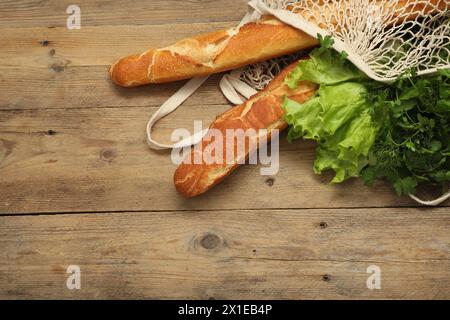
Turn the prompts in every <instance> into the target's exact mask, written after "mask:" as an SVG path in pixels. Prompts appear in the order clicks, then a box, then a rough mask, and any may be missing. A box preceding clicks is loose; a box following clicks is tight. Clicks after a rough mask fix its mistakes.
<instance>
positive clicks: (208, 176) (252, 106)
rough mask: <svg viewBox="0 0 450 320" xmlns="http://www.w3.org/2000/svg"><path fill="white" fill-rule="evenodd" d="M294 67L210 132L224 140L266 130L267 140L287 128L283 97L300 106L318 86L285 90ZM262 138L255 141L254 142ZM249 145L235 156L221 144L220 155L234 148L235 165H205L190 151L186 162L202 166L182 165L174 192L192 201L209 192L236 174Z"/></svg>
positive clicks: (227, 114) (207, 140) (208, 138)
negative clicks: (233, 133) (230, 134)
mask: <svg viewBox="0 0 450 320" xmlns="http://www.w3.org/2000/svg"><path fill="white" fill-rule="evenodd" d="M296 66H297V63H294V64H292V65H290V66H288V67H287V68H286V69H285V70H284V71H283V72H282V73H281V74H280V75H279V76H277V77H276V78H275V79H274V80H273V81H272V82H271V83H270V84H269V85H268V86H267V88H266V89H265V90H263V91H261V92H260V93H258V94H257V95H255V96H254V97H252V98H251V99H250V100H248V101H247V102H246V103H244V104H242V105H240V106H236V107H233V108H231V109H230V110H228V111H227V112H225V113H224V114H222V115H220V116H219V117H218V118H217V119H216V120H215V121H214V122H213V123H212V125H211V127H210V129H216V130H219V131H220V132H221V134H222V136H226V131H227V130H228V129H235V130H236V129H242V130H244V131H245V130H248V129H254V130H255V131H257V132H258V130H259V129H267V130H268V137H267V140H270V138H271V132H272V131H273V130H275V129H278V130H283V129H285V128H286V127H287V123H286V122H285V121H284V118H283V117H284V110H283V108H282V104H283V99H284V97H285V96H287V97H289V98H290V99H292V100H295V101H297V102H300V103H302V102H305V101H306V100H308V99H310V98H311V97H312V96H314V94H315V92H316V90H317V85H316V84H313V83H309V82H303V83H300V84H299V86H298V88H296V89H294V90H291V89H289V88H288V86H287V85H286V84H285V82H284V79H285V78H286V76H287V75H288V74H289V73H290V72H291V71H292V70H293V69H294V68H295V67H296ZM210 132H211V130H210V131H209V132H208V133H207V134H206V136H205V137H204V138H203V140H202V141H201V142H200V143H201V144H202V148H201V150H203V151H205V150H207V148H208V146H209V145H211V144H212V143H213V141H212V140H213V139H212V137H211V135H210ZM261 138H265V137H260V136H258V137H257V139H261ZM249 145H250V144H249V143H247V142H246V143H245V148H244V150H241V152H238V151H237V150H236V146H235V145H227V144H226V143H224V144H223V150H221V151H222V154H223V155H225V154H226V153H227V148H234V159H233V161H234V162H233V163H231V164H227V163H223V164H207V163H206V162H205V161H204V158H205V154H204V153H203V154H197V155H196V153H198V150H196V148H193V149H192V151H191V153H190V154H189V155H188V156H187V158H189V159H191V160H192V159H194V158H195V157H198V158H200V159H201V162H200V163H198V164H195V163H183V164H181V165H180V166H179V167H178V169H177V170H176V171H175V174H174V183H175V187H176V189H177V190H178V192H180V193H181V194H182V195H183V196H185V197H195V196H198V195H200V194H202V193H204V192H206V191H208V190H209V189H211V188H212V187H214V186H215V185H216V184H218V183H219V182H221V181H222V180H223V179H225V178H226V177H227V176H228V175H229V174H230V173H231V172H232V171H233V170H235V169H236V168H237V167H238V163H239V160H242V159H247V158H248V156H249V154H250V153H251V152H252V151H254V150H251V149H250V146H249ZM216 152H217V151H216ZM190 162H192V161H190Z"/></svg>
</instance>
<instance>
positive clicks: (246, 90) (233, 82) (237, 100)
mask: <svg viewBox="0 0 450 320" xmlns="http://www.w3.org/2000/svg"><path fill="white" fill-rule="evenodd" d="M241 73H242V70H241V69H239V70H234V71H232V72H231V73H230V74H226V75H224V76H223V77H222V80H220V90H222V93H223V95H224V96H225V97H226V98H227V99H228V101H230V102H231V103H233V104H235V105H239V104H243V103H244V101H242V99H241V97H240V96H239V94H238V93H240V94H241V95H242V96H244V97H245V98H246V99H250V97H252V96H254V95H255V94H257V93H258V91H256V90H255V89H253V88H252V87H250V86H249V85H248V84H246V83H245V82H243V81H241V80H240V76H241Z"/></svg>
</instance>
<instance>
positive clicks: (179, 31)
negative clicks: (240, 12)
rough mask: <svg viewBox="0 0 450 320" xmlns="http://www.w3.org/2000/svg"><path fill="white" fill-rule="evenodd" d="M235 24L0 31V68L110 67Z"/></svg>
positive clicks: (10, 29) (216, 23) (14, 29)
mask: <svg viewBox="0 0 450 320" xmlns="http://www.w3.org/2000/svg"><path fill="white" fill-rule="evenodd" d="M237 23H238V22H237V21H236V22H211V23H193V22H190V23H189V24H180V25H178V26H177V27H175V28H174V26H173V25H169V24H164V25H143V26H130V25H126V26H123V25H120V26H94V27H84V28H82V29H81V30H76V31H74V30H68V29H66V28H64V27H58V28H51V29H49V28H8V29H6V28H5V29H2V34H1V35H0V37H1V44H2V45H1V47H0V67H4V66H10V67H30V68H51V67H52V66H54V65H64V66H68V67H76V66H110V65H111V64H112V63H113V62H115V61H116V60H117V59H119V58H121V57H124V56H127V55H130V54H140V53H142V52H145V51H147V50H148V49H150V48H163V47H166V46H169V45H171V44H173V43H175V42H176V41H178V40H181V39H185V38H189V37H192V36H195V35H199V34H202V33H208V32H211V31H215V30H221V29H227V28H230V27H233V26H235V25H237Z"/></svg>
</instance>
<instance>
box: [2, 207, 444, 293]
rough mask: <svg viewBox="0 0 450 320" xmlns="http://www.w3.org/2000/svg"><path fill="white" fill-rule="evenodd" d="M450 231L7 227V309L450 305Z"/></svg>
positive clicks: (98, 220) (147, 219)
mask: <svg viewBox="0 0 450 320" xmlns="http://www.w3.org/2000/svg"><path fill="white" fill-rule="evenodd" d="M449 231H450V216H449V215H448V209H442V208H441V209H430V210H421V209H371V210H369V211H368V210H366V209H355V210H349V209H344V210H338V209H329V210H273V211H267V210H261V211H205V212H153V213H150V212H146V213H142V212H141V213H116V214H113V213H108V214H82V215H61V216H58V218H57V219H55V217H54V216H16V217H1V218H0V245H1V247H2V250H1V251H0V298H6V299H12V298H110V299H117V298H158V299H160V298H162V299H168V298H195V299H198V298H202V299H208V298H216V299H269V298H276V299H317V298H320V299H361V298H364V299H449V298H450V278H449V276H448V270H449V268H450V232H449ZM68 265H78V266H80V268H81V290H79V291H77V290H75V291H70V290H68V289H67V288H66V279H67V277H68V274H66V268H67V266H68ZM371 265H376V266H378V267H380V269H381V290H368V289H367V287H366V281H367V278H368V277H369V274H367V268H368V267H369V266H371ZM324 276H325V277H324Z"/></svg>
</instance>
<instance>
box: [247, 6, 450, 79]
mask: <svg viewBox="0 0 450 320" xmlns="http://www.w3.org/2000/svg"><path fill="white" fill-rule="evenodd" d="M250 6H252V7H253V8H254V9H255V10H256V11H257V12H258V13H260V14H272V15H274V16H276V17H277V18H278V19H280V20H281V21H283V22H285V23H287V24H290V25H292V26H294V27H296V28H298V29H301V30H303V31H304V32H306V33H308V34H309V35H311V36H314V37H315V36H317V34H321V35H322V36H326V35H331V36H332V37H333V38H334V40H335V44H334V48H335V49H336V50H338V51H345V52H346V53H347V54H348V59H349V60H350V61H352V62H353V64H355V65H356V66H357V67H358V68H359V69H360V70H362V71H363V72H364V73H366V74H367V75H368V76H369V77H370V78H372V79H374V80H377V81H383V82H389V81H392V80H395V79H396V78H398V76H400V75H402V74H404V73H405V72H406V71H408V70H410V69H412V68H415V69H417V71H418V74H419V75H423V74H427V73H433V72H436V71H437V69H439V68H449V67H450V61H449V57H450V46H449V45H448V43H449V41H450V0H253V1H251V2H250Z"/></svg>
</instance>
